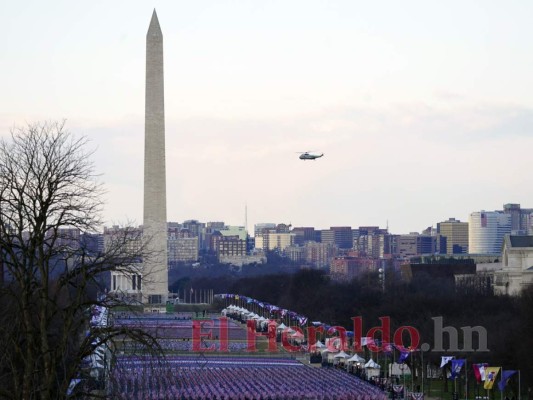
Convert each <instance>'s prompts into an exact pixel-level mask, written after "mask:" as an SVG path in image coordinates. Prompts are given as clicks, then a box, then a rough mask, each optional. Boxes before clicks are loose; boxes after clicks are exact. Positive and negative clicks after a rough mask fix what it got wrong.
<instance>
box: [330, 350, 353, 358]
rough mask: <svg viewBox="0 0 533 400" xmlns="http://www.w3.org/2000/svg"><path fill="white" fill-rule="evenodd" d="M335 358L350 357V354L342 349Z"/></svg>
mask: <svg viewBox="0 0 533 400" xmlns="http://www.w3.org/2000/svg"><path fill="white" fill-rule="evenodd" d="M333 358H344V359H346V358H350V355H349V354H346V353H345V352H344V351H341V352H340V353H339V354H336V355H335V356H334V357H333Z"/></svg>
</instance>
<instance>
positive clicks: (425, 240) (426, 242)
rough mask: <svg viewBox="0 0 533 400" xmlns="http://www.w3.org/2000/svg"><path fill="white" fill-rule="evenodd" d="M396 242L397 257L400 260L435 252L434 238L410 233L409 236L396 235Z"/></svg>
mask: <svg viewBox="0 0 533 400" xmlns="http://www.w3.org/2000/svg"><path fill="white" fill-rule="evenodd" d="M396 240H397V255H398V257H400V258H401V259H409V258H410V257H415V256H419V255H422V254H434V253H435V252H436V251H435V250H436V238H435V237H434V236H429V235H420V234H419V233H410V234H409V235H398V236H397V239H396Z"/></svg>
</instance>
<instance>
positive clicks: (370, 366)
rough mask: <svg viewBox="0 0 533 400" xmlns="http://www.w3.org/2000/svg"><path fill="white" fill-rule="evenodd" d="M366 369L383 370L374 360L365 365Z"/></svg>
mask: <svg viewBox="0 0 533 400" xmlns="http://www.w3.org/2000/svg"><path fill="white" fill-rule="evenodd" d="M365 368H381V367H380V366H379V364H378V363H377V362H375V361H374V360H372V359H370V360H368V362H367V363H366V364H365Z"/></svg>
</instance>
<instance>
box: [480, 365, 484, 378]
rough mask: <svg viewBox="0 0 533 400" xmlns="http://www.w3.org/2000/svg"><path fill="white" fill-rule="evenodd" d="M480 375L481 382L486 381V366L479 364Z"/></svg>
mask: <svg viewBox="0 0 533 400" xmlns="http://www.w3.org/2000/svg"><path fill="white" fill-rule="evenodd" d="M479 376H480V377H481V382H484V381H485V366H484V365H480V366H479Z"/></svg>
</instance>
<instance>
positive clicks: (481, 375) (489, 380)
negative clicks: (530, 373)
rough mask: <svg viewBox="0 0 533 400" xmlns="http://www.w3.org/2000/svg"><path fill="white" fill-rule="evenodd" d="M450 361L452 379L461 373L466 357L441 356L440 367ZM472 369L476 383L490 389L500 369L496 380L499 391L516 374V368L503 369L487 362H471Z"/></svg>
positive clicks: (502, 389) (503, 388)
mask: <svg viewBox="0 0 533 400" xmlns="http://www.w3.org/2000/svg"><path fill="white" fill-rule="evenodd" d="M450 362H451V378H452V379H454V378H456V377H457V376H459V374H460V373H461V369H462V368H463V367H464V366H465V364H466V359H464V358H463V359H456V358H455V356H443V357H441V363H440V367H441V368H443V367H444V366H446V365H448V363H450ZM472 367H473V369H474V375H475V377H476V380H477V382H478V383H481V382H483V388H484V389H488V390H490V389H492V387H493V386H494V382H496V378H497V376H498V373H499V372H500V369H501V375H500V381H499V382H498V388H499V389H500V391H502V392H503V391H504V390H505V387H506V386H507V383H508V382H509V379H510V378H511V377H512V376H513V375H514V374H516V373H517V372H518V371H516V370H510V369H509V370H504V369H502V368H501V367H489V365H488V364H487V363H481V364H472Z"/></svg>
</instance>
